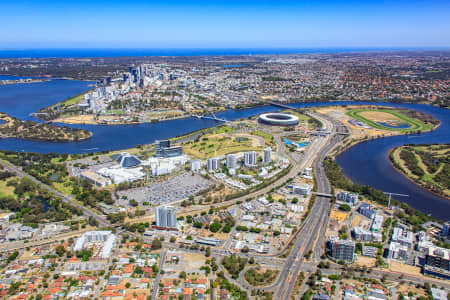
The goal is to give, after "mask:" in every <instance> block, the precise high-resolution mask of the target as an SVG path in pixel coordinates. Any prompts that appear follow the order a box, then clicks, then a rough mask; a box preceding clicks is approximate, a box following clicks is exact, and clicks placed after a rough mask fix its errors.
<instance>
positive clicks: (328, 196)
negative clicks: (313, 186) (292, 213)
mask: <svg viewBox="0 0 450 300" xmlns="http://www.w3.org/2000/svg"><path fill="white" fill-rule="evenodd" d="M311 194H314V195H317V196H320V197H327V198H331V197H333V195H331V194H325V193H319V192H311Z"/></svg>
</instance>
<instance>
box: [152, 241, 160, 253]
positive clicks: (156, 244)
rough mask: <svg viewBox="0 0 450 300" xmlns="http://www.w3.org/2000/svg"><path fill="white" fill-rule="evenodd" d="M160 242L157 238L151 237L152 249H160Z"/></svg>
mask: <svg viewBox="0 0 450 300" xmlns="http://www.w3.org/2000/svg"><path fill="white" fill-rule="evenodd" d="M161 247H162V243H161V241H160V240H159V239H153V240H152V250H157V249H161Z"/></svg>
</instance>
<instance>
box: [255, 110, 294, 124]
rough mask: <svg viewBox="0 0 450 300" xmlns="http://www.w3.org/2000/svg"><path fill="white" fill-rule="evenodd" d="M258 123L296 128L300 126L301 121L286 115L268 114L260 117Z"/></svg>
mask: <svg viewBox="0 0 450 300" xmlns="http://www.w3.org/2000/svg"><path fill="white" fill-rule="evenodd" d="M258 122H259V123H262V124H268V125H275V126H295V125H297V124H298V122H299V119H298V117H296V116H293V115H291V114H286V113H266V114H262V115H260V116H259V117H258Z"/></svg>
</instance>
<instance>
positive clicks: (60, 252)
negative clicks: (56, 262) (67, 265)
mask: <svg viewBox="0 0 450 300" xmlns="http://www.w3.org/2000/svg"><path fill="white" fill-rule="evenodd" d="M55 251H56V254H58V256H59V257H62V256H63V255H64V253H65V252H66V249H64V246H63V245H58V247H56V250H55Z"/></svg>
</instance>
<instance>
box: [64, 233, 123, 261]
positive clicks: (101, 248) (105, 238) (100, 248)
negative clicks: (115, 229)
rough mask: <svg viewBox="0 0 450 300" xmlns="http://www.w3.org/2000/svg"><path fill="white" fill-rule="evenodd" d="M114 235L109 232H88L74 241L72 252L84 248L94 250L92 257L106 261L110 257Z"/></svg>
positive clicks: (114, 240) (114, 239)
mask: <svg viewBox="0 0 450 300" xmlns="http://www.w3.org/2000/svg"><path fill="white" fill-rule="evenodd" d="M115 242H116V235H115V234H113V233H112V232H111V231H88V232H86V233H84V234H83V235H82V236H81V237H79V238H78V239H77V240H76V241H75V245H74V247H73V250H74V251H81V250H83V249H86V248H94V246H95V250H96V253H94V257H98V258H102V259H107V258H109V257H110V256H111V253H112V250H113V248H114V244H115Z"/></svg>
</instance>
